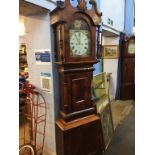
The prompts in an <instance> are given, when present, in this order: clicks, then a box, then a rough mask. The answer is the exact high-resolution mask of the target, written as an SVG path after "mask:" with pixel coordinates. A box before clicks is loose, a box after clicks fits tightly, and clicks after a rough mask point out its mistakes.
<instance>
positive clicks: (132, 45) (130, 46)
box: [128, 43, 135, 54]
mask: <svg viewBox="0 0 155 155" xmlns="http://www.w3.org/2000/svg"><path fill="white" fill-rule="evenodd" d="M128 53H129V54H134V53H135V43H130V44H129V46H128Z"/></svg>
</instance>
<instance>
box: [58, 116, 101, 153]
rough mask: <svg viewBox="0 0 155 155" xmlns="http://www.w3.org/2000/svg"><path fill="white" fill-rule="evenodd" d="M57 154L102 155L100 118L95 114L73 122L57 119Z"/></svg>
mask: <svg viewBox="0 0 155 155" xmlns="http://www.w3.org/2000/svg"><path fill="white" fill-rule="evenodd" d="M56 149H57V155H100V154H101V153H102V150H103V140H102V131H101V123H100V118H99V117H98V116H97V115H95V114H93V115H89V116H87V117H84V118H80V119H76V120H74V121H71V122H64V121H63V120H62V119H59V120H57V121H56Z"/></svg>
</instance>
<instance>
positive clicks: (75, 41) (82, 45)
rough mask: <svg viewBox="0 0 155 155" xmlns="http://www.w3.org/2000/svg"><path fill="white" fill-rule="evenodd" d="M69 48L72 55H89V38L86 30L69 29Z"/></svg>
mask: <svg viewBox="0 0 155 155" xmlns="http://www.w3.org/2000/svg"><path fill="white" fill-rule="evenodd" d="M70 35H71V37H70V49H71V55H72V56H87V55H89V39H88V31H85V30H79V31H75V30H70Z"/></svg>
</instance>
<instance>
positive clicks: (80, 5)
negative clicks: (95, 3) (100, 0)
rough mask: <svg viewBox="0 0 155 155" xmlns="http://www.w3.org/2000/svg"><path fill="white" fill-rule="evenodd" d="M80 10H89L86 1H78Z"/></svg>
mask: <svg viewBox="0 0 155 155" xmlns="http://www.w3.org/2000/svg"><path fill="white" fill-rule="evenodd" d="M78 8H80V9H81V10H83V11H85V10H86V9H87V7H86V1H85V0H78Z"/></svg>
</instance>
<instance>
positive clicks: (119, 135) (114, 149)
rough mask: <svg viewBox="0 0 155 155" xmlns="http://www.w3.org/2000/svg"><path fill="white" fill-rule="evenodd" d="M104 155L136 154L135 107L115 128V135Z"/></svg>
mask: <svg viewBox="0 0 155 155" xmlns="http://www.w3.org/2000/svg"><path fill="white" fill-rule="evenodd" d="M103 155H135V107H134V106H133V108H132V109H131V111H130V113H129V115H128V116H126V118H125V119H124V120H123V121H122V122H121V124H119V125H118V126H117V128H116V130H115V133H114V137H113V139H112V141H111V144H110V145H109V147H108V149H107V151H106V152H105V153H103Z"/></svg>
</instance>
